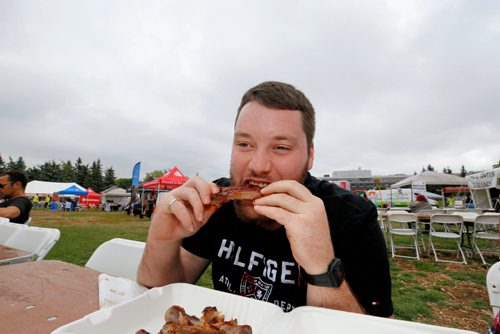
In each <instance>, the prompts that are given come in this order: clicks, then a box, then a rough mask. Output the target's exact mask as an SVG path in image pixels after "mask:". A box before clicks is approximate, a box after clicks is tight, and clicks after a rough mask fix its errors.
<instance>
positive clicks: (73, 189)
mask: <svg viewBox="0 0 500 334" xmlns="http://www.w3.org/2000/svg"><path fill="white" fill-rule="evenodd" d="M58 194H59V195H75V196H85V195H88V192H87V191H86V190H84V189H80V188H78V186H77V185H75V184H74V185H72V186H70V187H69V188H66V189H64V190H61V191H59V192H58Z"/></svg>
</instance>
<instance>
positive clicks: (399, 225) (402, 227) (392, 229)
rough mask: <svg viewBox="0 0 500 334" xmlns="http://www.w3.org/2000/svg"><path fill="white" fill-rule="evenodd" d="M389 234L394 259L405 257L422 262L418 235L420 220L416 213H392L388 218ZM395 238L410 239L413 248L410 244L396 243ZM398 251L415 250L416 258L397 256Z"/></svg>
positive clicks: (405, 256)
mask: <svg viewBox="0 0 500 334" xmlns="http://www.w3.org/2000/svg"><path fill="white" fill-rule="evenodd" d="M386 222H387V232H388V233H389V242H390V246H391V254H392V257H404V258H410V259H417V260H420V255H419V252H418V244H417V235H418V232H417V231H418V218H417V215H416V214H414V213H407V212H405V213H391V212H389V215H388V217H387V221H386ZM395 236H398V238H403V237H409V238H411V239H412V240H411V241H412V243H413V246H411V245H409V244H408V242H406V243H401V242H400V241H398V243H396V240H395V238H394V237H395ZM397 249H414V250H415V256H410V255H402V254H397V252H396V250H397Z"/></svg>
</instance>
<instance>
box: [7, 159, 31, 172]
mask: <svg viewBox="0 0 500 334" xmlns="http://www.w3.org/2000/svg"><path fill="white" fill-rule="evenodd" d="M7 169H8V170H17V171H19V172H23V173H25V172H26V163H25V162H24V159H23V157H19V158H17V160H16V161H14V160H12V157H10V156H9V162H8V163H7Z"/></svg>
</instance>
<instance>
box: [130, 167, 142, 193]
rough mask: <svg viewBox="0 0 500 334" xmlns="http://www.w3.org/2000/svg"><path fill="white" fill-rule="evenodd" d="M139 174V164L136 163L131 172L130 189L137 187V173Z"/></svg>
mask: <svg viewBox="0 0 500 334" xmlns="http://www.w3.org/2000/svg"><path fill="white" fill-rule="evenodd" d="M140 172H141V163H140V162H138V163H136V164H135V166H134V170H133V171H132V188H134V187H138V186H139V173H140Z"/></svg>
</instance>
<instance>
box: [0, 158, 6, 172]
mask: <svg viewBox="0 0 500 334" xmlns="http://www.w3.org/2000/svg"><path fill="white" fill-rule="evenodd" d="M4 170H5V162H4V161H3V158H2V155H1V154H0V173H2V172H3V171H4Z"/></svg>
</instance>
